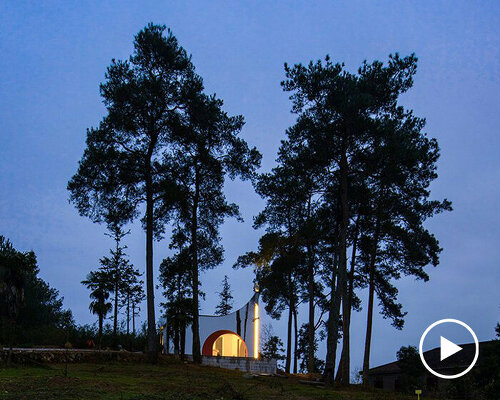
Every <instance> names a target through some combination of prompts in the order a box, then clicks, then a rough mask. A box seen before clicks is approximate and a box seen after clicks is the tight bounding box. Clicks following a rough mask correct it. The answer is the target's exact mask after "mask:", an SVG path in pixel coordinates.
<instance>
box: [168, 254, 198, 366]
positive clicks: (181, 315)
mask: <svg viewBox="0 0 500 400" xmlns="http://www.w3.org/2000/svg"><path fill="white" fill-rule="evenodd" d="M190 275H191V253H190V251H189V249H188V248H183V249H181V250H180V251H179V252H178V253H177V254H175V255H174V256H172V257H167V258H165V259H164V260H163V261H162V263H161V265H160V282H161V285H162V288H163V296H164V297H165V299H166V302H165V303H163V304H162V306H164V307H165V314H166V317H167V328H168V329H169V331H170V332H171V333H172V335H173V338H172V339H173V343H174V354H177V355H178V354H180V355H181V358H184V351H185V341H186V327H187V325H188V324H190V323H192V321H193V299H192V294H193V292H192V287H191V282H192V280H191V276H190ZM167 345H168V344H167Z"/></svg>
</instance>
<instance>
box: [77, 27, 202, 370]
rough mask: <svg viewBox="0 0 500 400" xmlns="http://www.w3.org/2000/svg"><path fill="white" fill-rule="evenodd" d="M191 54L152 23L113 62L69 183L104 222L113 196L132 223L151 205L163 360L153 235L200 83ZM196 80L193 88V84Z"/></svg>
mask: <svg viewBox="0 0 500 400" xmlns="http://www.w3.org/2000/svg"><path fill="white" fill-rule="evenodd" d="M193 70H194V68H193V66H192V64H191V60H190V57H189V56H188V54H187V53H186V51H185V50H184V49H183V48H182V47H181V46H180V45H179V44H178V42H177V39H176V38H175V36H174V35H173V34H172V32H171V31H170V30H168V31H167V30H166V27H165V26H161V25H153V24H149V25H148V26H147V27H146V28H144V29H143V30H141V31H140V32H139V33H138V34H137V35H136V36H135V39H134V52H133V54H132V55H131V56H130V58H129V60H126V61H121V60H119V61H116V60H113V61H112V63H111V65H110V66H109V67H108V69H107V73H106V80H105V82H104V83H103V84H101V86H100V89H101V97H102V98H103V101H104V104H105V105H106V108H107V115H106V116H105V117H104V119H103V120H102V122H101V123H100V124H99V126H98V127H97V128H91V129H89V130H88V131H87V147H86V149H85V151H84V154H83V157H82V159H81V161H80V164H79V167H78V171H77V173H76V174H75V175H74V176H73V177H72V178H71V180H70V181H69V183H68V189H69V191H70V193H71V195H70V199H71V201H72V202H73V203H74V204H75V205H76V207H77V208H78V210H79V212H80V214H82V215H85V216H88V217H90V218H91V219H92V220H93V221H96V222H101V221H102V220H103V214H105V212H106V208H107V203H108V201H109V198H110V197H114V198H116V199H118V200H119V201H120V204H121V205H122V206H123V207H124V208H126V209H127V211H128V213H125V214H128V215H126V216H127V218H128V219H129V220H131V219H133V218H134V217H136V216H137V214H138V212H139V210H140V207H141V205H142V204H144V205H145V215H144V219H143V222H144V227H145V231H146V286H147V316H148V354H149V356H150V359H151V361H155V360H156V357H157V343H156V342H157V340H156V320H155V308H154V281H153V238H154V236H155V235H156V236H157V237H159V235H160V234H161V232H162V228H163V227H162V222H161V221H162V219H160V218H159V216H158V213H157V208H158V203H159V201H160V196H159V193H164V192H165V191H168V189H169V186H170V183H169V173H168V172H169V168H170V166H169V157H168V156H167V153H168V150H169V144H170V142H171V135H172V121H173V120H176V119H177V118H178V115H179V114H182V113H183V109H184V107H185V99H186V98H187V97H189V92H190V91H191V90H192V88H193V87H194V88H195V89H196V82H195V80H194V79H193ZM193 82H194V83H193Z"/></svg>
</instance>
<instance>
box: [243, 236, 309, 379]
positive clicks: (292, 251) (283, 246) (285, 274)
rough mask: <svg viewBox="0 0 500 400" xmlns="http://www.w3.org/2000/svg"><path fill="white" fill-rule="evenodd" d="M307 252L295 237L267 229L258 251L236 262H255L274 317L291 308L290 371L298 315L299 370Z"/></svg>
mask: <svg viewBox="0 0 500 400" xmlns="http://www.w3.org/2000/svg"><path fill="white" fill-rule="evenodd" d="M304 264H305V255H304V253H303V252H302V251H301V249H300V247H298V246H296V245H294V244H293V241H290V240H288V239H287V238H285V237H283V236H280V235H279V234H276V233H266V234H265V235H263V236H262V237H261V238H260V239H259V249H258V251H257V252H249V253H247V254H245V255H243V256H240V257H238V261H237V262H236V264H235V265H234V267H235V268H238V267H248V266H253V267H254V268H255V277H256V281H257V283H258V286H259V291H260V293H261V296H262V301H263V302H264V303H265V304H266V306H265V308H266V311H267V313H268V314H269V315H270V316H271V318H274V319H280V318H281V315H282V314H283V312H284V311H285V310H286V309H288V321H287V326H288V329H287V343H286V356H285V372H287V373H289V372H290V368H291V358H292V323H293V321H294V319H295V340H294V342H295V351H294V356H295V360H294V361H295V362H294V368H295V372H297V371H296V369H297V359H296V357H297V350H296V347H297V336H298V332H297V321H296V316H297V308H298V304H299V294H300V293H299V283H298V280H299V279H301V276H300V275H301V273H302V272H303V269H304V267H303V265H304Z"/></svg>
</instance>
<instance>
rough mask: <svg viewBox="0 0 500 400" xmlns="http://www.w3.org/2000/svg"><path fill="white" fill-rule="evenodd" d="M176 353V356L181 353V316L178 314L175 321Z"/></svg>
mask: <svg viewBox="0 0 500 400" xmlns="http://www.w3.org/2000/svg"><path fill="white" fill-rule="evenodd" d="M173 325H174V354H175V355H176V356H178V355H179V334H180V328H179V316H178V315H177V316H176V318H175V321H174V324H173Z"/></svg>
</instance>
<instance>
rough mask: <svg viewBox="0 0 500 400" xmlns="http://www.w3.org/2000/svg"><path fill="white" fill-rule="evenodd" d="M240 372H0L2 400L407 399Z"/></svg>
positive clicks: (175, 366)
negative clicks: (303, 383) (324, 387)
mask: <svg viewBox="0 0 500 400" xmlns="http://www.w3.org/2000/svg"><path fill="white" fill-rule="evenodd" d="M245 375H246V374H244V373H242V372H239V371H229V370H224V369H220V368H214V367H205V366H196V365H191V364H184V363H181V362H179V361H177V360H174V359H162V360H161V362H160V363H159V364H158V365H155V366H151V365H148V364H133V363H108V364H68V371H67V376H65V366H64V365H50V366H46V367H43V366H42V367H34V366H26V367H12V368H1V367H0V399H1V400H3V399H30V400H32V399H36V400H45V399H54V400H55V399H57V400H66V399H68V400H69V399H71V400H73V399H92V400H99V399H117V400H118V399H126V400H133V399H136V400H170V399H172V400H212V399H213V400H216V399H217V400H219V399H220V400H222V399H224V400H254V399H255V400H257V399H286V400H306V399H346V400H347V399H352V400H357V399H373V400H375V399H380V400H382V399H388V400H390V399H393V400H397V399H409V398H413V397H406V396H398V395H395V394H390V393H386V392H380V391H370V392H366V391H361V389H360V388H356V387H354V388H352V389H351V388H350V389H335V390H334V389H323V388H319V387H310V386H306V385H302V384H300V383H299V382H298V380H296V379H293V378H287V379H285V378H276V377H258V378H249V377H248V375H246V377H245Z"/></svg>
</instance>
